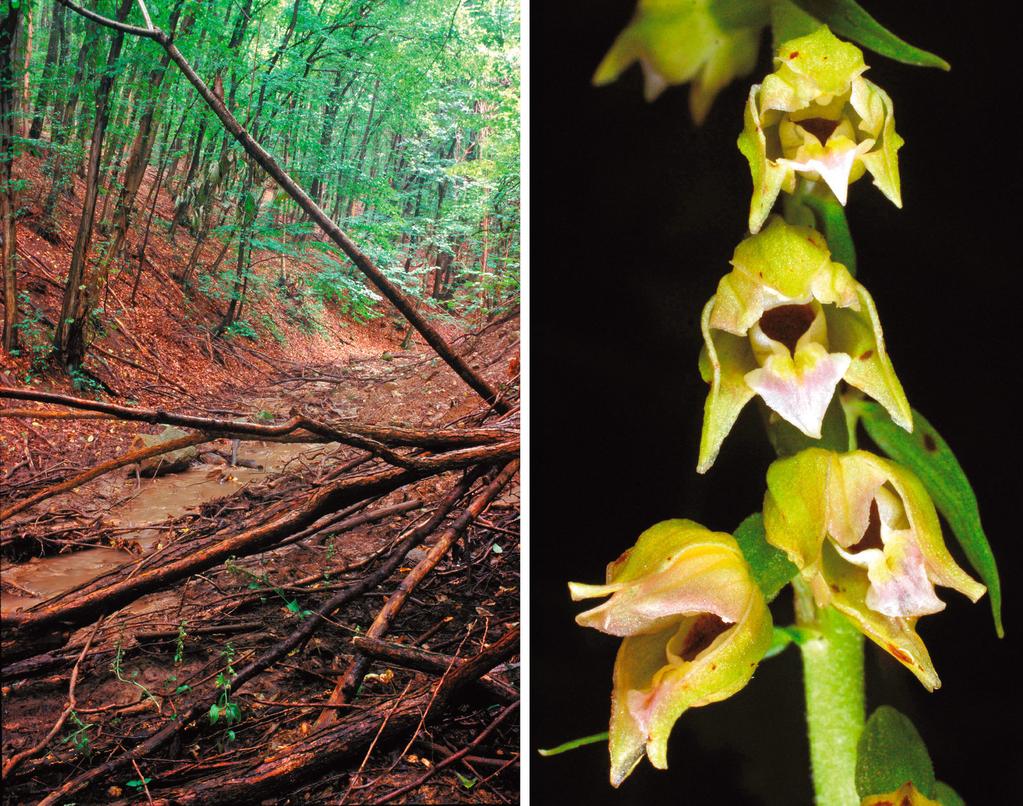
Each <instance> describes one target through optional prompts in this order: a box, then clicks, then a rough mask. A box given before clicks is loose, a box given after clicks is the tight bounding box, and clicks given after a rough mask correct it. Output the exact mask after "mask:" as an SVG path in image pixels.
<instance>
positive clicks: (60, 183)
mask: <svg viewBox="0 0 1023 806" xmlns="http://www.w3.org/2000/svg"><path fill="white" fill-rule="evenodd" d="M95 39H96V23H95V22H93V21H92V20H88V21H86V23H85V38H84V40H83V41H82V47H81V49H80V50H79V51H78V64H77V65H76V67H75V76H74V78H73V79H72V80H71V94H70V95H69V96H68V98H67V101H66V102H65V103H64V109H63V111H62V112H61V115H60V122H59V123H58V124H57V126H56V127H55V130H54V131H52V132H51V133H50V142H51V143H53V148H52V149H51V157H50V160H49V162H48V164H47V171H48V172H49V174H50V176H51V177H52V179H51V182H50V192H49V193H48V194H47V196H46V201H45V202H44V204H43V215H42V221H41V224H40V227H39V231H40V233H41V234H42V236H43V237H44V238H46V240H48V241H51V242H52V241H55V240H56V238H57V222H56V218H55V213H56V211H57V200H58V198H59V197H60V194H61V192H62V191H65V190H66V189H67V188H69V187H70V186H71V168H72V166H71V162H70V160H69V159H68V157H67V154H65V153H64V145H65V143H67V141H68V139H69V137H68V135H69V133H70V131H71V123H72V121H73V120H74V115H75V107H77V106H78V95H79V91H80V88H81V86H82V82H83V80H84V78H85V68H86V65H87V64H88V60H89V53H90V52H91V51H92V47H93V43H94V41H95Z"/></svg>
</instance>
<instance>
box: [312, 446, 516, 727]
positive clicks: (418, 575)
mask: <svg viewBox="0 0 1023 806" xmlns="http://www.w3.org/2000/svg"><path fill="white" fill-rule="evenodd" d="M518 469H519V463H518V460H515V461H512V462H509V463H508V464H507V465H505V467H504V469H502V470H501V472H500V473H498V474H497V476H496V477H495V478H494V480H493V481H492V482H491V483H490V484H489V485H487V487H486V489H485V490H484V491H483V492H482V493H480V494H479V495H478V496H476V498H474V499H473V501H472V503H471V504H469V506H468V507H466V509H465V511H464V512H463V513H462V514H461V515H459V516H458V518H457V519H456V520H455V522H454V523H452V524H451V526H449V527H448V528H447V529H445V530H444V532H443V533H442V534H441V535H440V537H438V538H437V541H436V542H435V543H434V544H433V546H431V547H430V550H429V551H428V552H427V554H426V556H425V557H424V558H423V559H422V560H420V561H419V563H417V564H416V566H415V568H413V569H412V570H411V571H410V572H409V573H408V574H407V575H406V576H405V578H404V579H402V581H401V584H399V585H398V589H397V590H396V591H395V592H394V593H393V594H392V595H391V596H390V598H388V600H387V602H386V603H385V604H384V606H383V607H382V608H381V609H380V612H379V613H378V614H377V617H376V618H375V619H374V620H373V624H372V625H370V628H369V629H368V630H366V635H368V636H369V637H371V638H380V637H381V636H382V635H384V633H386V632H387V630H388V628H389V627H390V626H391V622H392V621H393V620H394V618H395V616H397V614H398V612H399V611H400V610H401V608H402V607H403V606H404V604H405V602H406V601H407V600H408V597H409V595H410V594H411V593H412V591H413V590H415V588H416V586H417V585H418V584H419V583H420V582H422V581H423V579H425V578H426V575H427V574H429V573H430V571H432V570H433V569H434V567H435V566H436V565H437V563H439V562H440V560H441V558H442V557H443V556H444V555H445V554H447V553H448V551H449V550H450V549H451V546H452V545H454V543H455V541H456V540H458V537H459V535H461V534H462V532H464V531H465V530H466V529H467V528H468V526H469V524H470V523H472V522H473V521H474V520H475V519H476V518H477V517H479V515H480V514H481V513H482V512H483V510H485V509H486V508H487V506H488V505H489V504H490V503H491V502H492V501H493V500H494V499H495V498H497V496H498V495H499V494H500V493H501V490H503V489H504V487H505V485H506V484H508V482H510V481H511V480H512V478H513V477H514V476H515V474H516V473H517V472H518ZM368 668H369V659H368V658H367V657H366V656H365V655H362V654H361V653H357V654H356V656H355V657H354V658H353V659H352V661H351V663H350V664H349V666H348V668H347V669H346V670H345V673H344V674H343V675H342V676H341V677H339V678H338V681H337V685H335V686H334V691H333V692H332V693H331V695H330V699H329V700H328V701H327V702H328V703H329V704H330V705H339V704H341V703H344V702H350V701H351V697H352V695H353V694H354V692H355V691H356V690H357V689H358V687H359V685H360V683H362V678H363V677H364V676H365V674H366V670H367V669H368ZM336 718H337V712H336V711H335V710H334V709H329V710H327V709H325V710H324V711H322V712H321V713H320V715H319V717H318V718H317V720H316V726H317V727H322V726H323V725H329V724H330V723H331V722H333V721H334V720H335V719H336Z"/></svg>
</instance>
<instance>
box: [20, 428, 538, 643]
mask: <svg viewBox="0 0 1023 806" xmlns="http://www.w3.org/2000/svg"><path fill="white" fill-rule="evenodd" d="M517 453H518V444H517V443H515V442H510V443H503V444H499V445H493V446H485V447H481V448H469V449H466V450H461V451H451V452H450V453H446V454H441V455H440V456H431V457H426V458H425V459H422V460H421V462H422V464H423V467H422V468H420V469H416V470H382V471H379V472H376V473H367V474H363V475H360V476H353V477H351V478H344V479H340V480H338V481H336V482H333V483H331V484H330V485H328V486H326V487H324V488H322V489H320V490H317V491H316V492H315V493H313V494H312V495H311V496H310V497H309V498H308V499H307V501H306V503H305V504H304V505H303V506H300V507H296V508H294V509H292V510H290V511H288V512H287V513H285V514H283V515H281V516H280V517H278V518H275V519H274V520H272V521H270V522H269V523H264V524H261V525H259V526H256V527H253V528H250V529H247V530H245V531H243V532H241V533H239V534H237V535H234V536H232V537H228V538H225V539H224V540H221V541H219V542H218V543H216V544H215V545H213V546H209V547H207V548H205V549H202V550H200V551H197V552H195V553H194V554H192V555H190V556H187V557H184V558H182V559H180V560H176V561H174V562H171V563H168V564H167V565H164V566H162V567H160V568H154V569H152V570H149V571H144V572H142V573H140V574H138V575H137V576H135V577H133V578H131V579H127V580H124V581H121V582H117V583H114V584H113V585H110V586H109V587H106V588H103V589H101V590H98V591H93V592H91V593H89V594H86V595H84V596H82V597H80V598H79V599H77V600H75V601H73V602H71V603H70V604H66V605H56V606H46V604H45V603H44V604H43V605H41V606H39V607H38V608H37V609H34V610H33V611H31V612H29V613H8V614H6V615H3V616H0V626H2V627H3V628H4V629H6V630H9V631H10V636H9V637H10V638H11V639H13V640H17V639H19V638H27V637H29V636H31V635H38V634H40V633H43V632H46V631H47V630H50V629H51V628H52V627H53V626H54V625H57V624H59V625H62V626H63V627H65V628H75V627H82V626H84V625H86V624H88V623H89V622H90V621H91V620H92V619H93V618H94V617H95V616H96V615H97V614H98V613H100V612H112V611H113V610H116V609H119V608H121V607H124V606H125V605H127V604H129V603H131V602H133V601H135V600H136V599H138V598H139V597H141V596H144V595H146V594H147V593H152V592H153V591H155V590H158V589H159V588H161V587H164V586H166V585H171V584H173V583H174V582H177V581H178V580H180V579H184V578H186V577H188V576H191V575H192V574H196V573H201V572H202V571H205V570H206V569H208V568H212V567H214V566H216V565H219V564H220V563H222V562H224V560H226V559H227V558H228V557H231V556H235V557H247V556H250V555H252V554H258V553H260V552H262V551H265V550H267V549H268V548H270V547H271V546H274V545H275V544H276V543H277V542H279V541H280V540H281V539H283V538H285V537H288V536H290V535H292V534H294V533H295V532H296V531H298V530H300V529H303V528H305V527H306V526H308V525H310V524H311V523H313V522H314V521H316V520H317V519H318V518H321V517H322V516H323V515H326V514H328V513H330V512H334V511H335V510H337V509H338V508H340V507H344V506H348V505H350V504H353V503H355V502H357V501H361V500H362V499H364V498H367V497H369V496H379V495H383V494H384V493H388V492H391V491H392V490H396V489H398V488H399V487H404V486H405V485H406V484H410V483H412V482H414V481H419V480H420V479H424V478H428V477H429V476H432V475H436V474H437V473H441V472H443V471H446V470H456V469H458V468H462V467H469V466H471V465H474V464H479V463H483V462H485V463H493V462H507V461H508V460H510V459H512V458H513V457H514V456H515V454H517Z"/></svg>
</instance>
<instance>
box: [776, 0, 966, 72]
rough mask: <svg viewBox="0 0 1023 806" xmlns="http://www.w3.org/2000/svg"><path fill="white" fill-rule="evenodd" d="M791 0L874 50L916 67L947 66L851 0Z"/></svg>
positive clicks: (837, 32) (845, 34)
mask: <svg viewBox="0 0 1023 806" xmlns="http://www.w3.org/2000/svg"><path fill="white" fill-rule="evenodd" d="M792 2H793V3H794V4H795V5H797V6H799V8H801V9H803V11H805V12H806V13H807V14H810V15H812V16H814V17H816V18H817V19H819V20H820V21H821V22H823V23H826V24H827V25H828V27H830V28H831V30H832V31H834V32H835V33H836V34H838V35H840V36H845V37H848V38H849V39H852V40H853V41H854V42H859V43H860V44H861V45H863V46H864V47H866V48H870V49H871V50H872V51H874V52H875V53H880V54H881V55H882V56H887V57H888V58H889V59H894V60H895V61H897V62H902V63H903V64H912V65H915V66H917V67H937V68H939V69H941V70H949V69H951V65H949V63H948V62H946V61H945V60H944V59H942V58H941V57H940V56H937V55H935V54H934V53H930V52H928V51H926V50H921V49H920V48H917V47H914V46H913V45H910V44H909V43H908V42H906V41H905V40H903V39H900V38H899V37H897V36H896V35H895V34H893V33H892V32H891V31H889V30H888V29H887V28H885V27H884V26H883V25H881V23H879V22H878V21H877V20H875V19H874V18H873V17H871V16H870V14H868V13H867V11H866V9H864V8H863V7H862V6H861V5H860V4H859V3H857V2H855V0H792Z"/></svg>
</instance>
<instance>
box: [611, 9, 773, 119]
mask: <svg viewBox="0 0 1023 806" xmlns="http://www.w3.org/2000/svg"><path fill="white" fill-rule="evenodd" d="M767 21H768V5H767V3H766V2H764V0H639V6H638V7H637V8H636V13H635V15H634V16H633V18H632V21H631V22H630V23H629V25H628V26H627V27H626V28H625V30H624V31H622V32H621V33H620V34H619V35H618V38H617V39H616V40H615V41H614V44H613V45H612V46H611V50H609V51H608V52H607V55H606V56H605V57H604V59H603V61H601V63H600V66H599V67H597V72H596V73H595V74H594V76H593V83H594V84H597V85H598V86H599V85H602V84H608V83H610V82H611V81H614V80H615V79H616V78H618V76H619V75H621V74H622V72H624V71H625V70H626V68H628V67H629V66H630V65H631V64H632V63H633V62H636V61H638V62H639V63H640V66H641V67H642V68H643V77H644V84H645V85H644V94H645V96H646V99H647V100H648V101H653V100H654V99H655V98H657V96H658V95H660V94H661V93H662V92H663V91H664V89H665V88H666V87H667V86H668V85H669V84H685V83H686V82H687V81H689V82H692V84H691V86H690V88H689V109H690V112H691V113H692V116H693V120H695V121H696V122H697V123H702V122H703V120H704V119H705V118H706V117H707V113H708V112H709V111H710V107H711V104H712V103H713V102H714V97H715V96H716V95H717V94H718V92H719V91H720V90H721V89H722V88H723V87H724V86H725V85H727V84H728V83H729V82H730V81H731V80H732V79H733V78H735V77H736V76H744V75H746V74H748V73H750V72H751V71H752V70H753V68H754V66H755V65H756V61H757V51H758V49H759V43H760V32H761V31H762V30H763V28H764V26H765V25H766V24H767Z"/></svg>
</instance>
